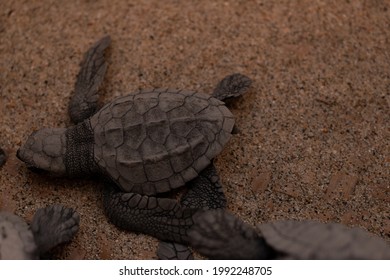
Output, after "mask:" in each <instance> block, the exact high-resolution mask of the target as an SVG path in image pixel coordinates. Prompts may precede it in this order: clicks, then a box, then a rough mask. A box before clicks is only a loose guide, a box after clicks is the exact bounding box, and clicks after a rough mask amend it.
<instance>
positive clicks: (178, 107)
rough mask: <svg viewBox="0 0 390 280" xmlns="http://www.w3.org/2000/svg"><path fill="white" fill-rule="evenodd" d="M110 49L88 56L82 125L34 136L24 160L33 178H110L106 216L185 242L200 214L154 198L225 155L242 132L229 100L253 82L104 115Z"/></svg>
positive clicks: (170, 96)
mask: <svg viewBox="0 0 390 280" xmlns="http://www.w3.org/2000/svg"><path fill="white" fill-rule="evenodd" d="M109 44H110V37H109V36H106V37H104V38H102V39H101V40H100V41H98V42H97V43H95V44H94V45H93V46H92V47H91V48H90V49H89V50H88V51H87V53H86V54H85V57H84V60H83V62H82V64H81V69H80V72H79V74H78V76H77V81H76V84H75V93H74V96H73V97H72V98H71V101H70V105H69V114H70V118H71V120H72V121H73V122H74V123H75V125H74V126H71V127H69V128H67V129H66V128H44V129H41V130H38V131H36V132H34V133H33V134H32V135H30V137H29V138H28V140H27V142H26V143H25V144H24V145H23V146H22V147H21V148H20V149H19V150H18V152H17V156H18V158H19V159H21V160H22V161H24V162H25V163H26V165H27V166H28V167H29V168H31V169H33V170H41V171H42V170H45V171H48V172H50V173H54V174H57V175H64V176H70V177H76V176H85V175H103V178H105V179H106V180H105V181H106V186H107V187H106V193H105V196H104V197H105V199H104V205H105V211H106V213H107V215H108V217H109V219H110V220H111V222H112V223H114V224H116V225H118V226H120V227H122V228H125V229H128V230H133V231H139V232H143V233H146V234H150V235H153V236H155V237H158V238H160V239H163V240H168V241H175V242H182V236H183V235H185V234H184V232H185V227H186V223H191V222H190V220H191V217H192V215H193V213H194V212H195V210H194V209H188V208H186V209H184V207H182V206H180V205H179V204H178V203H177V202H176V200H173V199H168V198H156V197H154V196H155V195H158V194H159V193H165V192H169V191H171V190H174V189H177V188H179V187H181V186H184V185H185V184H186V183H187V182H189V181H191V180H193V179H195V178H197V177H198V176H199V174H201V173H202V171H203V170H204V169H205V168H206V167H207V166H209V165H210V164H211V161H212V159H213V158H214V157H215V156H216V155H218V154H219V153H220V152H221V151H222V148H223V146H224V145H225V144H226V143H227V141H228V140H229V138H230V137H231V134H232V130H233V127H234V118H233V115H232V113H231V112H230V111H229V110H228V109H227V107H226V106H225V104H224V102H222V100H225V99H228V98H233V97H237V96H240V95H242V94H243V93H245V92H246V91H247V89H248V88H249V86H250V84H251V80H250V79H249V78H248V77H246V76H244V75H241V74H233V75H229V76H227V77H225V78H224V79H223V80H222V81H220V82H219V83H218V85H217V86H216V88H215V90H214V91H213V94H212V95H208V94H204V93H199V92H195V91H186V90H176V89H169V88H164V89H151V90H141V91H137V92H134V93H131V94H129V95H127V96H125V97H119V98H116V99H114V100H113V101H112V102H110V103H108V104H106V105H105V106H104V107H102V108H101V109H100V110H98V111H97V100H98V89H99V86H100V84H101V82H102V81H103V77H104V74H105V72H106V68H107V65H106V63H105V61H104V51H105V49H106V48H107V47H108V46H109ZM95 112H96V113H95ZM208 187H211V188H212V187H214V183H211V184H208ZM179 220H180V221H181V222H180V224H177V223H178V221H179Z"/></svg>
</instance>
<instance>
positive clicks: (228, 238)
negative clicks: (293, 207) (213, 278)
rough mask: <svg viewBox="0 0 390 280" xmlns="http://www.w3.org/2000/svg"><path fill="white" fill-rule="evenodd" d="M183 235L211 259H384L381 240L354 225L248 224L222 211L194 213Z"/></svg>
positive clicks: (388, 255) (388, 254) (389, 251)
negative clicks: (255, 226) (190, 224)
mask: <svg viewBox="0 0 390 280" xmlns="http://www.w3.org/2000/svg"><path fill="white" fill-rule="evenodd" d="M188 238H189V243H190V244H191V246H192V247H193V248H194V249H195V250H197V251H198V252H199V253H201V254H203V255H205V256H208V257H210V258H214V259H390V247H389V245H388V244H387V242H386V241H385V240H383V239H381V238H379V237H374V236H372V235H370V234H369V233H368V232H366V231H364V230H362V229H360V228H349V227H347V226H344V225H342V224H337V223H327V224H324V223H320V222H317V221H312V220H306V221H294V220H286V221H274V222H270V223H265V224H259V225H257V228H256V229H254V228H252V227H251V226H249V225H247V224H245V223H244V222H243V221H242V220H240V219H238V218H237V217H235V216H233V215H232V214H230V213H228V212H226V211H223V210H215V211H206V212H203V213H199V214H196V215H195V216H194V225H193V226H192V227H191V229H190V230H188Z"/></svg>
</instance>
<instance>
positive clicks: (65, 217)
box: [31, 205, 80, 255]
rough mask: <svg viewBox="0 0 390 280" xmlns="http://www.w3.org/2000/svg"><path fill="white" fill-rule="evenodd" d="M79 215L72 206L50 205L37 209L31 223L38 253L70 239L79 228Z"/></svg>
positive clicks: (42, 252)
mask: <svg viewBox="0 0 390 280" xmlns="http://www.w3.org/2000/svg"><path fill="white" fill-rule="evenodd" d="M79 223H80V216H79V214H78V213H77V212H75V211H74V210H73V209H72V208H67V207H64V206H62V205H51V206H48V207H45V208H41V209H38V211H37V212H36V213H35V215H34V218H33V221H32V223H31V231H32V232H33V234H34V239H35V243H36V244H37V247H38V251H39V254H40V255H41V254H44V253H46V252H48V251H49V250H50V249H52V248H54V247H56V246H57V245H59V244H61V243H65V242H68V241H70V240H71V239H72V238H73V236H74V235H75V234H76V232H77V231H78V229H79Z"/></svg>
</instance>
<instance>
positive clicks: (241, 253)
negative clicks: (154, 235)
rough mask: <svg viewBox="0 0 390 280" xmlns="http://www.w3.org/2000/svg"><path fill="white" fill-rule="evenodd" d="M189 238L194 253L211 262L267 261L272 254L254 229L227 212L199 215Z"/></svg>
mask: <svg viewBox="0 0 390 280" xmlns="http://www.w3.org/2000/svg"><path fill="white" fill-rule="evenodd" d="M188 236H189V242H190V245H191V246H192V247H193V248H194V249H196V250H197V251H198V252H199V253H201V254H203V255H205V256H207V257H209V258H212V259H267V258H269V257H270V254H271V252H270V250H269V248H268V246H267V245H266V243H265V241H264V240H263V239H262V238H261V237H260V236H258V234H257V232H256V230H255V229H254V228H252V227H250V226H249V225H247V224H245V223H244V222H243V221H242V220H240V219H238V218H237V217H235V216H233V215H232V214H230V213H228V212H226V211H224V210H213V211H205V212H199V213H198V214H196V215H195V216H194V226H193V227H192V228H191V229H190V230H189V231H188Z"/></svg>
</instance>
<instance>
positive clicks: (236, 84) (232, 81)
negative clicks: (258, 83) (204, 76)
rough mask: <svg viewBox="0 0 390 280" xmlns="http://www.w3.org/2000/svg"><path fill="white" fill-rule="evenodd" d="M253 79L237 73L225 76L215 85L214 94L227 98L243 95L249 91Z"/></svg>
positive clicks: (218, 97)
mask: <svg viewBox="0 0 390 280" xmlns="http://www.w3.org/2000/svg"><path fill="white" fill-rule="evenodd" d="M251 84H252V80H251V79H250V78H248V77H247V76H245V75H242V74H239V73H236V74H232V75H229V76H226V77H225V78H223V79H222V80H221V81H220V82H219V83H218V85H217V86H216V87H215V89H214V91H213V94H212V96H213V97H214V98H216V99H219V100H226V99H229V98H234V97H238V96H241V95H243V94H244V93H246V92H247V91H248V88H249V87H250V85H251Z"/></svg>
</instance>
